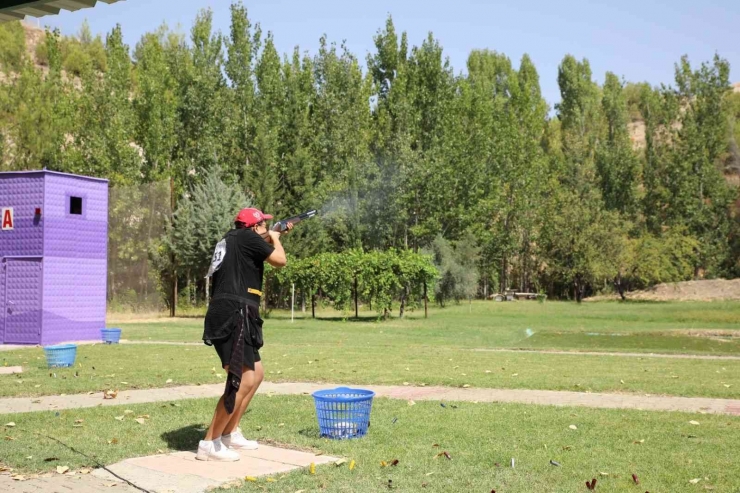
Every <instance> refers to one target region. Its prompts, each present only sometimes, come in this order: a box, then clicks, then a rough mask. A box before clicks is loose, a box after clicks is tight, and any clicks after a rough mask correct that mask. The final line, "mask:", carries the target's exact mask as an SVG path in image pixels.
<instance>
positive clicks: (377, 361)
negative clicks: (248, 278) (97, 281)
mask: <svg viewBox="0 0 740 493" xmlns="http://www.w3.org/2000/svg"><path fill="white" fill-rule="evenodd" d="M273 337H274V335H273V334H270V335H267V336H266V341H267V343H266V344H267V345H266V346H265V348H263V350H262V351H261V353H262V357H263V363H264V366H265V371H266V379H267V380H268V381H273V382H281V381H311V382H336V383H348V384H355V385H357V384H395V385H402V384H404V383H406V382H407V383H408V384H410V385H421V384H425V385H446V386H456V387H458V386H462V385H466V384H467V385H471V386H474V387H488V388H517V389H521V388H524V389H550V390H574V391H584V392H585V391H593V392H632V393H639V394H643V393H649V394H666V395H682V396H705V397H722V398H740V360H689V359H675V358H674V359H670V358H649V357H640V358H638V357H618V356H596V355H572V354H540V353H517V352H491V351H472V350H469V349H461V348H454V347H453V348H449V347H446V346H443V345H424V346H413V345H408V344H400V345H397V344H394V343H393V342H392V339H391V340H389V342H388V343H387V344H385V345H380V344H375V345H366V346H364V347H363V346H360V345H357V344H355V343H353V344H349V343H347V342H344V341H343V340H336V341H331V342H330V341H318V342H317V343H314V344H311V345H308V344H301V343H296V344H291V343H286V342H281V343H273V341H272V338H273ZM0 358H3V359H4V360H5V361H6V362H7V363H8V364H9V365H11V366H13V365H22V366H23V367H24V373H23V374H22V375H4V376H0V396H39V395H51V394H59V393H66V394H71V393H81V392H89V391H102V390H107V389H120V390H125V389H137V388H151V387H166V386H175V385H184V384H203V383H219V382H223V381H224V379H223V376H224V372H223V371H222V370H221V369H220V367H219V363H220V362H219V360H218V357H217V356H216V352H215V351H214V350H213V349H212V348H209V347H207V346H205V345H204V346H172V345H155V344H151V345H149V344H146V345H133V344H131V345H125V344H122V345H95V346H87V345H82V346H79V347H78V349H77V365H76V367H75V368H69V369H66V368H65V369H61V368H60V369H54V370H49V369H48V368H47V367H46V361H45V359H44V356H43V352H42V350H41V349H40V348H33V349H24V350H19V351H12V352H8V353H2V354H0ZM170 379H171V380H172V381H171V382H169V383H168V382H167V381H168V380H170ZM622 382H624V383H622Z"/></svg>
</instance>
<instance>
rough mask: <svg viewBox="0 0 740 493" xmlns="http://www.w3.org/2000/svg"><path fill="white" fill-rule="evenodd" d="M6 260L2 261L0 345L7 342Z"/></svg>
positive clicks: (0, 273)
mask: <svg viewBox="0 0 740 493" xmlns="http://www.w3.org/2000/svg"><path fill="white" fill-rule="evenodd" d="M5 270H6V269H5V259H0V344H2V343H3V342H5Z"/></svg>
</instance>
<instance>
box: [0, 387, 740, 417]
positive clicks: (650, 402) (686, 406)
mask: <svg viewBox="0 0 740 493" xmlns="http://www.w3.org/2000/svg"><path fill="white" fill-rule="evenodd" d="M341 386H342V385H339V384H330V383H327V384H316V383H271V382H264V383H263V384H262V386H261V387H260V389H259V392H260V393H262V394H273V395H290V394H294V395H295V394H310V393H312V392H314V391H316V390H319V389H327V388H334V387H341ZM362 387H363V388H367V389H371V390H373V391H374V392H375V393H376V395H377V396H378V397H387V398H390V399H407V400H409V399H413V400H421V401H423V400H429V401H468V402H516V403H521V404H535V405H549V406H582V407H592V408H602V409H643V410H650V411H683V412H705V413H713V414H730V415H740V399H712V398H705V397H673V396H652V395H651V396H648V395H635V394H604V393H587V392H569V391H554V390H527V389H479V388H467V389H463V388H454V387H433V386H430V387H411V386H399V385H363V386H362ZM222 392H223V384H213V385H189V386H181V387H168V388H164V389H146V390H126V391H121V392H119V393H118V397H117V398H116V399H103V394H102V393H97V394H93V395H89V394H75V395H65V396H47V397H12V398H5V399H0V414H9V413H27V412H37V411H56V410H59V409H75V408H83V407H95V406H117V405H127V404H141V403H147V402H162V401H176V400H181V399H197V398H205V397H212V398H215V397H218V396H220V395H221V394H222Z"/></svg>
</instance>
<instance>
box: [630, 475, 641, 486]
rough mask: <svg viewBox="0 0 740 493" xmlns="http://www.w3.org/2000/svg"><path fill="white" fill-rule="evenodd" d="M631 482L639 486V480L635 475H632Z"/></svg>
mask: <svg viewBox="0 0 740 493" xmlns="http://www.w3.org/2000/svg"><path fill="white" fill-rule="evenodd" d="M632 481H634V482H635V484H640V480H639V479H638V478H637V474H633V475H632Z"/></svg>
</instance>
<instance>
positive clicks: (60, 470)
mask: <svg viewBox="0 0 740 493" xmlns="http://www.w3.org/2000/svg"><path fill="white" fill-rule="evenodd" d="M67 471H69V467H67V466H57V474H64V473H65V472H67Z"/></svg>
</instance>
